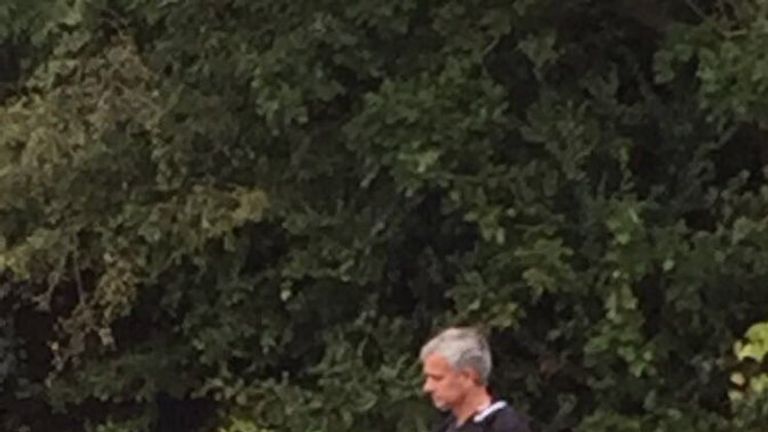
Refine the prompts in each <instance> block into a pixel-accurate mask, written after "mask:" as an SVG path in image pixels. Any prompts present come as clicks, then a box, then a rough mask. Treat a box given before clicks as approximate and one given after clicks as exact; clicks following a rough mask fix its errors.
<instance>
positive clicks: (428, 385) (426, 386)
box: [421, 380, 432, 393]
mask: <svg viewBox="0 0 768 432" xmlns="http://www.w3.org/2000/svg"><path fill="white" fill-rule="evenodd" d="M421 390H422V391H423V392H424V393H431V392H432V385H431V383H430V382H429V380H426V381H424V385H423V386H421Z"/></svg>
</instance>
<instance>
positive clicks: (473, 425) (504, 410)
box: [434, 400, 530, 432]
mask: <svg viewBox="0 0 768 432" xmlns="http://www.w3.org/2000/svg"><path fill="white" fill-rule="evenodd" d="M434 432H530V429H529V428H528V421H527V420H526V419H525V417H523V416H522V415H521V414H519V413H518V412H516V411H515V410H514V409H512V407H510V406H509V405H508V404H507V403H506V402H505V401H503V400H498V401H495V402H494V403H492V404H491V405H490V406H489V407H488V408H486V409H484V410H482V411H480V412H479V413H477V414H475V415H474V416H472V417H471V418H470V419H469V420H467V421H466V422H464V424H463V425H461V426H458V427H457V426H456V418H455V417H454V416H453V415H449V416H447V417H446V418H445V420H444V421H442V422H441V423H440V424H439V425H438V426H437V427H436V428H435V429H434Z"/></svg>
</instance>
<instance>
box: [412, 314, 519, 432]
mask: <svg viewBox="0 0 768 432" xmlns="http://www.w3.org/2000/svg"><path fill="white" fill-rule="evenodd" d="M420 359H421V362H422V366H423V368H422V370H423V373H424V392H425V393H427V394H429V396H430V397H431V398H432V403H433V404H434V405H435V407H437V408H438V409H440V410H442V411H450V414H449V415H448V416H447V418H446V419H445V421H444V422H442V423H441V424H440V425H438V427H437V428H436V429H435V432H529V429H528V424H527V422H526V421H525V420H524V418H523V417H522V416H521V415H520V414H518V413H517V412H515V411H514V410H513V409H512V408H511V407H510V406H509V405H507V403H506V402H505V401H503V400H494V399H493V397H492V396H491V394H490V392H489V390H488V376H489V375H490V373H491V352H490V349H489V348H488V342H487V341H486V339H485V338H484V337H483V336H482V335H481V334H480V333H479V332H478V331H477V330H475V329H472V328H465V327H455V328H449V329H447V330H444V331H443V332H442V333H440V334H438V335H437V336H436V337H434V338H433V339H432V340H430V341H429V342H427V343H426V344H425V345H424V347H423V348H422V349H421V354H420Z"/></svg>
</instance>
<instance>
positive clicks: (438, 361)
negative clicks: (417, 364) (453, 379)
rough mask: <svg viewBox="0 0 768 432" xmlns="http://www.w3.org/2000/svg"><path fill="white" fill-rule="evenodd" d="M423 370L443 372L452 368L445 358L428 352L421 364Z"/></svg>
mask: <svg viewBox="0 0 768 432" xmlns="http://www.w3.org/2000/svg"><path fill="white" fill-rule="evenodd" d="M423 369H424V372H426V373H429V372H435V373H445V372H450V371H451V370H453V367H451V363H450V362H449V361H448V359H447V358H445V357H444V356H442V355H440V354H437V353H435V354H430V355H428V356H427V357H426V358H425V359H424V364H423Z"/></svg>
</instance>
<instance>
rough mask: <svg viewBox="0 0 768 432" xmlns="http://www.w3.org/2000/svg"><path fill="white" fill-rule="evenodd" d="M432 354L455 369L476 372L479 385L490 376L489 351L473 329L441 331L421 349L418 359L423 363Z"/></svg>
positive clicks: (485, 381)
mask: <svg viewBox="0 0 768 432" xmlns="http://www.w3.org/2000/svg"><path fill="white" fill-rule="evenodd" d="M432 354H439V355H440V356H442V357H445V359H446V360H448V363H449V364H450V365H451V367H453V368H455V369H472V370H474V371H475V372H477V375H478V376H479V378H480V381H481V384H486V383H487V382H488V376H489V375H490V374H491V350H490V348H489V347H488V341H487V340H486V339H485V337H484V336H483V335H482V333H480V331H478V330H477V329H475V328H472V327H451V328H448V329H445V330H443V331H442V332H440V333H439V334H438V335H437V336H435V337H434V338H432V339H431V340H430V341H429V342H427V343H426V344H424V346H423V347H422V348H421V353H420V355H419V358H420V359H421V361H422V362H423V361H424V360H425V359H426V358H427V357H429V356H430V355H432Z"/></svg>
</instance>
